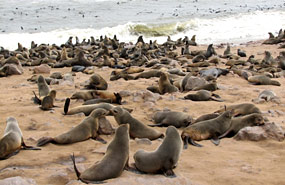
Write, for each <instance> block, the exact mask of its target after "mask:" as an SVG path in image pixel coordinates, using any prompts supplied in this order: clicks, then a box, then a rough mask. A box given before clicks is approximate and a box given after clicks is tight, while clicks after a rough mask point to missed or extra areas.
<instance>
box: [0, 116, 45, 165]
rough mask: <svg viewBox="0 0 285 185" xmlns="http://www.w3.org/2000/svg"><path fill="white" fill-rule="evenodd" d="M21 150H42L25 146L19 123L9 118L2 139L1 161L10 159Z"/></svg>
mask: <svg viewBox="0 0 285 185" xmlns="http://www.w3.org/2000/svg"><path fill="white" fill-rule="evenodd" d="M21 148H22V149H24V150H40V148H35V147H32V146H27V145H26V144H25V142H24V139H23V134H22V132H21V129H20V127H19V124H18V121H17V120H16V119H15V118H13V117H8V118H7V119H6V128H5V131H4V136H3V137H2V138H1V139H0V160H4V159H8V158H9V157H11V156H13V155H15V154H17V153H18V152H19V151H20V149H21Z"/></svg>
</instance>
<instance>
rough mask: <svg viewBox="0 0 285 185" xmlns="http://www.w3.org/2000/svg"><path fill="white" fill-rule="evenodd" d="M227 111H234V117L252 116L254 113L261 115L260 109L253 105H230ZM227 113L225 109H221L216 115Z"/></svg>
mask: <svg viewBox="0 0 285 185" xmlns="http://www.w3.org/2000/svg"><path fill="white" fill-rule="evenodd" d="M227 110H233V111H234V115H233V116H234V117H237V116H245V115H248V114H252V113H260V114H261V111H260V110H259V108H258V107H256V106H255V105H254V104H252V103H241V104H237V105H230V106H227ZM224 111H225V109H223V108H222V109H219V110H217V111H215V113H219V114H221V113H223V112H224Z"/></svg>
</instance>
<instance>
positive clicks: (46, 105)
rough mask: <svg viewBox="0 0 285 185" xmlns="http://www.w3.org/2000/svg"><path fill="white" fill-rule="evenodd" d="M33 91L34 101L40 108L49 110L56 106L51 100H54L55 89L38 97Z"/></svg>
mask: <svg viewBox="0 0 285 185" xmlns="http://www.w3.org/2000/svg"><path fill="white" fill-rule="evenodd" d="M33 93H34V96H35V97H34V102H35V103H36V104H39V105H41V106H40V108H41V109H42V110H50V109H52V108H53V107H56V106H55V105H54V104H53V102H54V101H55V97H56V91H55V90H51V91H50V92H49V94H48V95H47V96H44V97H40V98H39V97H38V96H37V95H36V93H35V92H34V91H33Z"/></svg>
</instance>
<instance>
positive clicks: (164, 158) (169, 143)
mask: <svg viewBox="0 0 285 185" xmlns="http://www.w3.org/2000/svg"><path fill="white" fill-rule="evenodd" d="M181 150H182V140H181V138H180V135H179V132H178V131H177V129H176V128H175V127H173V126H169V127H168V128H167V130H166V137H165V138H164V140H163V142H162V143H161V145H160V146H159V147H158V148H157V149H156V150H155V151H153V152H146V151H144V150H141V149H140V150H138V151H137V152H136V153H135V154H134V160H135V166H136V168H137V169H138V170H139V171H142V172H145V173H163V174H164V175H165V176H172V177H175V173H174V172H173V169H174V168H175V167H176V166H177V163H178V160H179V156H180V153H181Z"/></svg>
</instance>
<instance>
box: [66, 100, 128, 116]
mask: <svg viewBox="0 0 285 185" xmlns="http://www.w3.org/2000/svg"><path fill="white" fill-rule="evenodd" d="M69 105H70V99H69V98H66V100H65V104H64V114H65V115H74V114H78V113H81V112H82V113H84V114H85V116H89V114H90V113H91V112H92V111H93V110H95V109H98V108H103V109H106V110H107V111H110V110H111V109H112V108H114V107H115V106H114V105H112V104H109V103H99V104H90V105H81V106H77V107H73V108H71V109H69ZM124 109H125V110H127V111H129V112H132V111H133V110H132V109H128V108H124Z"/></svg>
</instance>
